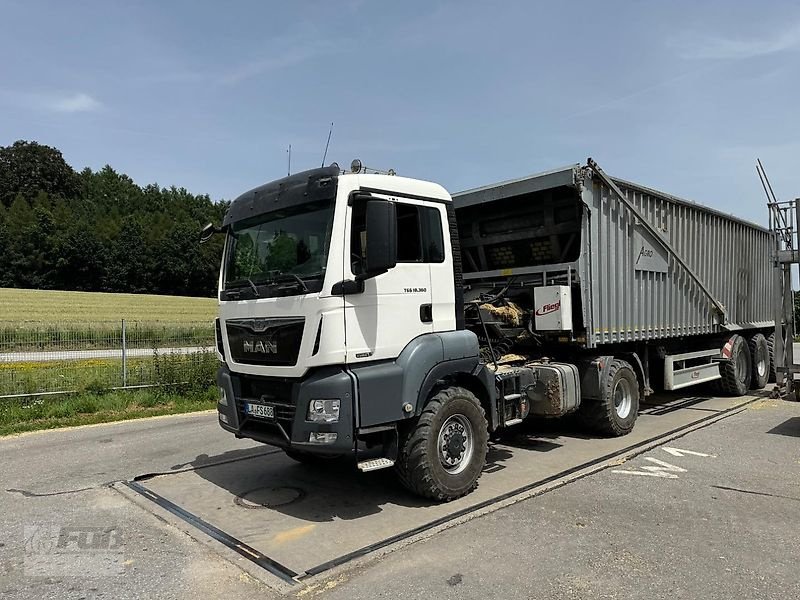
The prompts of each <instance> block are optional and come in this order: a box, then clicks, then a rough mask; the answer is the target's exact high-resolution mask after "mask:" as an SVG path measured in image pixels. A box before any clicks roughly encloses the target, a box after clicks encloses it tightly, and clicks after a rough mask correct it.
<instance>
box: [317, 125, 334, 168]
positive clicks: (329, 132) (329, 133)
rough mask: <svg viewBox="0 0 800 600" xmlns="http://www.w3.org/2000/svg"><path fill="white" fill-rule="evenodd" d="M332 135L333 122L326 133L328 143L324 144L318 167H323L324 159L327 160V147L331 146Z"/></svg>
mask: <svg viewBox="0 0 800 600" xmlns="http://www.w3.org/2000/svg"><path fill="white" fill-rule="evenodd" d="M332 133H333V121H331V129H330V131H328V141H327V143H326V144H325V154H323V155H322V164H321V165H320V167H324V166H325V159H326V158H328V146H330V145H331V134H332Z"/></svg>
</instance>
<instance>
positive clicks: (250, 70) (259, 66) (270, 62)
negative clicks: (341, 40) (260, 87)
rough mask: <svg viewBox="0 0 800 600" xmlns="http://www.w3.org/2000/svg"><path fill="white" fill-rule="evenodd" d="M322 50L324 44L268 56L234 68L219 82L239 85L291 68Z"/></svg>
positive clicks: (315, 55)
mask: <svg viewBox="0 0 800 600" xmlns="http://www.w3.org/2000/svg"><path fill="white" fill-rule="evenodd" d="M324 49H325V45H324V44H317V45H306V46H302V47H296V48H289V49H287V50H284V51H282V52H280V53H276V54H275V55H274V56H268V57H265V58H262V59H259V60H254V61H251V62H249V63H245V64H243V65H239V66H237V67H234V68H232V69H230V70H229V71H228V72H227V73H224V74H223V75H222V76H221V77H220V82H221V83H225V84H229V85H230V84H235V83H240V82H242V81H244V80H246V79H250V78H251V77H256V76H258V75H262V74H264V73H268V72H270V71H275V70H278V69H283V68H285V67H291V66H294V65H297V64H300V63H303V62H305V61H307V60H310V59H312V58H315V57H317V56H318V55H320V54H322V53H323V52H324Z"/></svg>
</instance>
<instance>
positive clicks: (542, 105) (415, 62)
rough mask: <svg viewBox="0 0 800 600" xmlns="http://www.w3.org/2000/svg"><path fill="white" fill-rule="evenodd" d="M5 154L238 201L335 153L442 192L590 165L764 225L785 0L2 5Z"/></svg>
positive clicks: (780, 119) (792, 185) (794, 22)
mask: <svg viewBox="0 0 800 600" xmlns="http://www.w3.org/2000/svg"><path fill="white" fill-rule="evenodd" d="M0 54H1V55H2V56H3V57H4V58H3V60H2V61H1V62H0V145H5V144H9V143H11V142H13V141H14V140H16V139H28V140H37V141H39V142H42V143H45V144H50V145H54V146H57V147H58V148H60V149H61V150H62V151H63V152H64V155H65V157H66V159H67V160H68V161H69V162H70V164H72V165H73V166H74V167H75V168H77V169H81V168H83V167H84V166H90V167H92V168H94V169H97V168H100V167H102V166H103V165H104V164H106V163H109V164H111V165H112V166H113V167H114V168H115V169H117V170H119V171H122V172H125V173H128V174H129V175H130V176H131V177H133V178H134V180H136V181H137V182H138V183H140V184H146V183H149V182H158V183H159V184H161V185H172V184H175V185H179V186H184V187H186V188H188V189H189V190H190V191H192V192H195V193H209V194H211V196H212V197H213V198H215V199H219V198H231V197H234V196H236V195H238V194H239V193H241V192H242V191H245V190H246V189H249V188H251V187H253V186H255V185H258V184H260V183H263V182H264V181H268V180H270V179H274V178H277V177H280V176H282V175H284V174H285V172H286V146H287V145H288V144H289V143H291V144H292V148H293V158H292V164H293V170H295V171H296V170H300V169H303V168H310V167H314V166H318V165H319V164H320V161H321V159H322V152H323V149H324V145H325V139H326V136H327V132H328V127H329V124H330V122H331V121H334V122H335V126H334V132H333V139H332V141H331V148H330V151H329V154H328V162H330V161H331V160H337V161H338V162H339V163H340V164H342V165H347V164H349V162H350V160H351V159H352V158H354V157H359V158H361V160H362V161H363V162H364V163H365V164H366V165H369V166H374V167H379V168H389V167H392V168H394V169H396V170H397V172H398V173H399V174H402V175H407V176H410V177H419V178H424V179H431V180H434V181H437V182H439V183H442V184H443V185H444V186H445V187H447V188H448V189H449V190H450V191H451V192H455V191H460V190H463V189H467V188H470V187H475V186H478V185H484V184H487V183H490V182H493V181H499V180H502V179H509V178H515V177H520V176H522V175H525V174H528V173H533V172H537V171H542V170H547V169H550V168H553V167H557V166H561V165H564V164H569V163H574V162H580V161H585V159H586V157H587V156H590V155H591V156H592V157H594V158H595V159H596V160H597V161H598V162H599V163H600V164H601V165H602V166H604V168H605V169H606V171H608V172H609V173H612V174H613V175H617V176H619V177H623V178H626V179H631V180H633V181H636V182H639V183H642V184H645V185H649V186H651V187H655V188H659V189H662V190H664V191H668V192H670V193H673V194H676V195H679V196H683V197H686V198H689V199H692V200H696V201H699V202H702V203H704V204H708V205H711V206H715V207H717V208H721V209H723V210H726V211H728V212H734V213H736V214H738V215H740V216H743V217H746V218H749V219H751V220H755V221H758V222H762V223H763V222H765V220H766V209H765V207H764V198H763V193H762V191H761V187H760V184H759V182H758V179H757V176H756V173H755V169H754V163H755V159H756V157H760V158H761V159H762V161H763V162H764V164H765V166H766V167H767V171H768V173H769V174H770V176H771V178H772V181H773V185H774V187H775V189H776V191H777V192H778V194H779V196H782V197H789V196H797V195H800V169H798V167H797V163H798V160H799V159H800V110H798V106H799V105H800V104H799V103H798V98H799V97H800V77H798V75H799V74H800V73H799V71H800V5H798V4H797V3H796V2H795V3H790V2H786V3H782V2H777V1H774V2H769V3H756V2H753V3H741V2H735V1H727V2H725V1H720V2H703V3H698V2H682V1H677V0H676V1H671V2H656V1H650V2H645V1H638V2H614V1H610V2H603V3H598V2H586V3H583V2H577V1H574V2H568V3H566V2H565V3H555V2H548V3H544V2H542V3H538V2H511V1H506V2H502V3H501V2H497V3H491V2H474V3H473V2H463V1H462V2H432V1H431V2H403V3H398V2H393V3H389V2H385V3H384V2H368V1H350V2H348V1H341V2H310V1H309V2H300V1H297V2H285V1H283V2H266V1H263V2H237V1H231V2H227V3H219V2H214V3H212V2H198V1H191V0H183V1H177V0H171V1H168V2H164V1H161V2H144V1H138V2H133V1H131V2H121V1H119V2H112V1H111V0H105V1H102V2H88V1H82V2H78V1H76V2H56V1H53V2H33V1H23V0H0Z"/></svg>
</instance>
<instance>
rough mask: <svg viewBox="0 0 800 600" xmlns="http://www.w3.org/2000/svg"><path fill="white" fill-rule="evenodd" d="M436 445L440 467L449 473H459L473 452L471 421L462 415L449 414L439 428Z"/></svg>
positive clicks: (470, 458) (473, 441)
mask: <svg viewBox="0 0 800 600" xmlns="http://www.w3.org/2000/svg"><path fill="white" fill-rule="evenodd" d="M436 446H437V449H438V453H439V462H440V463H441V464H442V468H443V469H444V470H445V471H447V473H449V474H450V475H457V474H459V473H461V472H462V471H464V469H466V468H467V466H468V465H469V464H470V462H471V461H472V455H473V453H474V452H475V435H474V433H473V430H472V423H470V421H469V419H468V418H467V417H465V416H464V415H461V414H456V415H451V416H450V417H448V418H447V419H446V420H445V422H444V423H442V427H441V429H439V436H438V439H437V444H436Z"/></svg>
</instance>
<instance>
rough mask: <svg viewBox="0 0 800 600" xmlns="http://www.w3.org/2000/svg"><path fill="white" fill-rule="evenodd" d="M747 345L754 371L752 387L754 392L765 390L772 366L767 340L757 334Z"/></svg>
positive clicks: (751, 380) (751, 379) (751, 378)
mask: <svg viewBox="0 0 800 600" xmlns="http://www.w3.org/2000/svg"><path fill="white" fill-rule="evenodd" d="M747 345H748V347H749V350H750V359H751V363H752V371H753V373H752V375H751V376H750V387H751V388H752V389H754V390H761V389H764V388H765V387H766V385H767V380H768V379H769V371H770V366H771V362H770V357H769V354H770V352H769V346H768V345H767V338H765V337H764V336H763V335H761V334H760V333H756V334H755V335H753V336H751V337H750V339H748V340H747Z"/></svg>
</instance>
